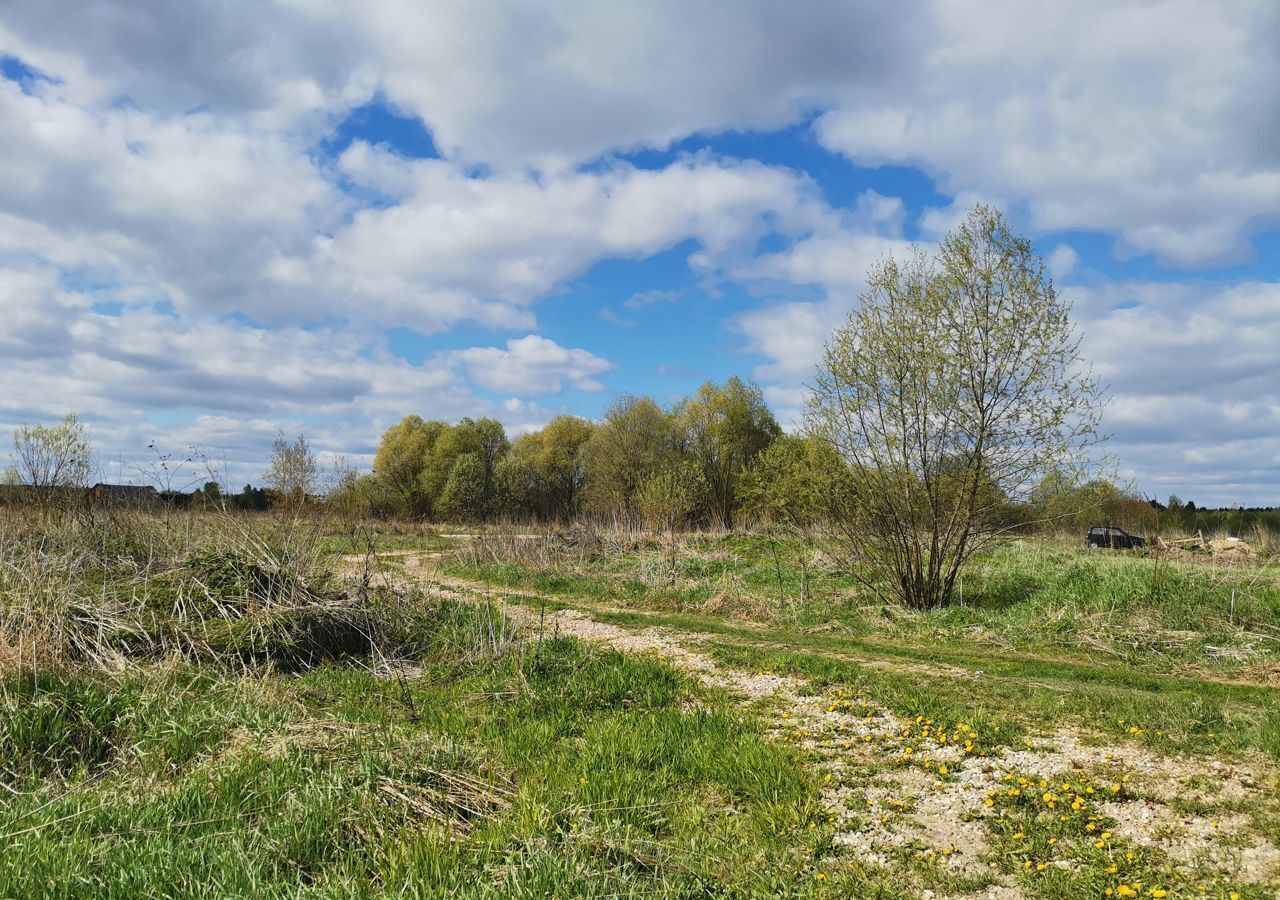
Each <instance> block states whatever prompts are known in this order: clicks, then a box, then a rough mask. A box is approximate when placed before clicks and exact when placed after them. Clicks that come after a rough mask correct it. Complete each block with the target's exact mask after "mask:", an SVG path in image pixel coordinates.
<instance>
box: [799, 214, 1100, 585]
mask: <svg viewBox="0 0 1280 900" xmlns="http://www.w3.org/2000/svg"><path fill="white" fill-rule="evenodd" d="M1081 364H1082V361H1081V358H1080V355H1079V339H1078V337H1077V336H1076V334H1075V331H1074V329H1073V327H1072V324H1071V318H1070V306H1069V304H1067V303H1065V302H1063V301H1062V300H1061V299H1060V298H1059V297H1058V295H1057V293H1056V292H1055V291H1054V289H1053V284H1052V283H1051V282H1050V281H1049V280H1048V278H1047V277H1046V276H1045V271H1044V264H1043V262H1042V261H1041V259H1040V257H1039V256H1037V255H1036V254H1035V252H1034V251H1033V250H1032V247H1031V244H1030V242H1029V241H1028V240H1026V239H1025V238H1023V237H1020V236H1018V235H1016V234H1014V233H1013V232H1012V231H1011V230H1010V228H1009V224H1008V222H1007V221H1006V220H1005V219H1004V217H1003V216H1002V215H1001V214H1000V213H999V212H997V211H996V210H994V209H990V208H988V207H984V206H976V207H974V208H973V209H972V210H971V211H970V212H969V214H968V216H967V218H966V219H965V220H964V222H963V223H962V224H961V225H960V226H959V228H958V229H957V230H956V231H954V232H952V233H951V234H949V235H947V236H946V238H944V239H943V241H942V244H941V246H940V248H939V251H938V253H937V255H936V257H930V256H927V255H925V254H924V253H923V252H921V251H917V252H916V253H915V254H914V255H913V256H912V257H911V258H910V259H908V260H906V261H905V262H903V263H899V262H897V261H895V260H893V259H887V260H885V261H884V262H882V263H880V264H879V265H877V266H876V267H875V268H873V269H872V271H871V272H870V273H869V275H868V279H867V289H866V291H865V293H864V294H863V296H862V303H861V306H860V307H859V309H857V310H856V311H854V312H853V313H851V314H850V316H849V320H848V323H847V324H846V325H845V326H844V327H842V328H840V329H839V330H837V331H836V333H835V335H834V336H833V337H832V338H831V341H830V343H829V344H828V345H827V349H826V354H825V357H824V360H823V362H822V364H821V365H820V366H819V368H818V372H817V377H816V383H815V386H814V390H813V392H812V395H811V398H810V405H809V414H808V423H809V428H810V430H811V432H812V433H813V434H814V435H815V436H817V437H820V438H821V439H823V440H825V441H827V442H828V443H830V444H831V446H832V447H833V448H835V450H836V451H837V452H838V453H839V454H840V456H841V457H842V458H843V459H844V460H845V462H846V463H847V464H848V465H849V482H850V489H849V490H848V491H847V492H844V493H843V494H842V497H841V498H840V499H841V501H842V502H840V503H839V504H838V515H836V516H835V517H834V521H833V525H834V527H835V529H836V535H837V537H839V538H841V539H842V540H843V542H844V544H845V547H846V551H847V552H848V554H849V555H850V556H851V557H854V558H855V559H856V564H855V565H854V566H852V569H853V571H854V572H855V573H856V574H857V575H858V577H860V578H862V579H863V580H864V582H865V583H866V584H867V586H868V587H869V588H871V589H872V590H875V591H877V592H881V593H885V594H889V595H894V596H896V597H898V598H899V599H901V600H902V602H904V603H906V604H908V605H909V606H912V607H916V608H932V607H937V606H941V605H944V604H946V603H947V602H949V600H950V599H951V596H952V592H953V589H954V587H955V584H956V579H957V576H958V575H959V573H960V570H961V567H962V566H963V564H964V563H965V561H966V560H967V559H969V557H970V556H971V555H972V554H973V553H974V552H975V551H976V550H978V549H979V548H980V547H981V546H982V545H983V544H984V543H985V542H986V541H987V540H989V539H990V537H991V536H992V535H993V534H994V533H996V532H997V531H998V530H999V528H1000V527H1001V524H1002V523H1001V516H1002V515H1003V514H1004V511H1005V509H1006V505H1007V501H1008V499H1009V498H1017V499H1020V498H1022V497H1024V496H1025V495H1026V494H1027V492H1029V491H1030V489H1031V488H1032V487H1034V486H1035V485H1036V484H1037V483H1038V482H1039V481H1040V480H1041V479H1042V478H1043V476H1044V475H1045V473H1046V472H1048V471H1050V470H1052V469H1055V468H1060V467H1063V466H1070V465H1071V464H1073V463H1079V462H1080V461H1082V460H1083V458H1084V456H1085V454H1086V451H1087V448H1088V446H1089V445H1090V444H1091V443H1093V442H1094V441H1095V440H1096V439H1097V432H1096V427H1097V423H1098V418H1099V415H1100V412H1101V401H1100V393H1099V389H1098V385H1097V382H1096V381H1095V380H1094V379H1093V378H1092V377H1091V376H1090V375H1089V374H1087V373H1085V372H1083V371H1082V368H1081Z"/></svg>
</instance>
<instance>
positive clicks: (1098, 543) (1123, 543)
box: [1084, 525, 1147, 550]
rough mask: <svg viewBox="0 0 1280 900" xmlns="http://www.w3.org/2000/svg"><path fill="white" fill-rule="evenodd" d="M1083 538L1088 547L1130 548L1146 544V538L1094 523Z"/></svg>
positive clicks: (1121, 529)
mask: <svg viewBox="0 0 1280 900" xmlns="http://www.w3.org/2000/svg"><path fill="white" fill-rule="evenodd" d="M1084 539H1085V542H1086V543H1087V544H1088V545H1089V546H1090V547H1107V548H1110V549H1112V550H1130V549H1132V548H1134V547H1145V546H1146V545H1147V539H1146V538H1143V537H1139V536H1138V535H1136V534H1130V533H1129V532H1127V531H1125V530H1124V529H1123V528H1116V527H1114V526H1112V525H1094V526H1093V527H1092V528H1090V529H1089V533H1088V534H1086V535H1085V536H1084Z"/></svg>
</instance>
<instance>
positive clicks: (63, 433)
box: [13, 413, 93, 493]
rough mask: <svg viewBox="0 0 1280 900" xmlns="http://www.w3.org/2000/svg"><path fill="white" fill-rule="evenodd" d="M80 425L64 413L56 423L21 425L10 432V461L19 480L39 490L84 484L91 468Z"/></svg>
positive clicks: (82, 429)
mask: <svg viewBox="0 0 1280 900" xmlns="http://www.w3.org/2000/svg"><path fill="white" fill-rule="evenodd" d="M92 459H93V450H92V449H91V448H90V446H89V441H88V440H87V439H86V438H85V436H84V425H83V424H81V422H80V420H79V419H78V418H77V417H76V414H75V413H67V415H66V416H65V417H64V418H63V420H62V421H61V422H59V423H58V424H57V425H21V426H19V427H18V429H17V430H16V431H15V432H14V433H13V465H14V469H15V470H16V471H17V475H18V479H19V481H20V482H21V483H22V484H25V485H29V486H31V487H34V488H37V489H39V490H41V491H42V492H45V493H49V492H58V491H65V490H68V489H74V488H81V487H84V486H85V485H86V484H87V483H88V481H89V473H90V472H92V471H93V462H92Z"/></svg>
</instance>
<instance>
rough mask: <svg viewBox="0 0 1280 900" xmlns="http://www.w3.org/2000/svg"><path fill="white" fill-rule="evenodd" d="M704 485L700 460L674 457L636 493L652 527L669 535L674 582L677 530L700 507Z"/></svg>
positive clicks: (643, 515) (645, 518)
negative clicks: (697, 461) (696, 461)
mask: <svg viewBox="0 0 1280 900" xmlns="http://www.w3.org/2000/svg"><path fill="white" fill-rule="evenodd" d="M705 488H706V483H705V482H704V481H703V477H702V470H701V467H700V466H698V465H697V463H695V462H694V461H693V460H690V459H680V458H678V457H672V458H670V459H669V460H668V462H667V464H666V465H664V466H662V468H660V469H658V470H657V471H656V472H654V473H653V474H652V475H650V476H649V477H648V478H646V479H645V480H644V482H643V483H642V484H641V485H640V488H639V490H637V492H636V506H637V507H638V509H639V512H640V515H641V516H642V517H643V518H644V520H645V521H646V522H647V523H648V524H649V525H650V527H652V528H654V529H655V530H657V531H659V532H665V534H666V536H667V542H668V547H669V552H670V574H671V579H672V581H674V580H675V577H676V529H677V528H679V527H680V526H681V525H682V524H684V522H685V521H687V520H688V518H689V516H691V515H692V514H693V512H694V511H695V510H696V509H697V508H698V502H699V500H700V499H701V497H702V494H703V493H704V491H705Z"/></svg>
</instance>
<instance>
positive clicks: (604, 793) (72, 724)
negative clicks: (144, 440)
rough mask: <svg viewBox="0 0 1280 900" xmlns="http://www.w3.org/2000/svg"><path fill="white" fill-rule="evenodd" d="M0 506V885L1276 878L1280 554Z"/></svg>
mask: <svg viewBox="0 0 1280 900" xmlns="http://www.w3.org/2000/svg"><path fill="white" fill-rule="evenodd" d="M962 592H963V599H962V600H961V601H959V602H957V603H955V604H953V605H952V606H950V607H948V608H945V609H941V610H935V611H929V612H908V611H906V610H904V609H902V608H900V607H896V606H894V605H891V604H886V603H884V602H883V601H881V600H878V599H877V598H876V597H875V596H874V595H872V594H871V593H869V592H868V591H867V589H866V588H865V587H863V586H860V585H859V584H858V582H857V581H856V580H855V579H853V578H851V577H850V576H849V573H848V571H847V569H846V568H845V567H844V566H843V564H842V563H841V562H840V560H839V558H838V556H837V554H836V553H835V551H834V549H833V548H830V547H826V546H824V545H823V544H822V543H821V542H820V541H818V540H816V539H815V538H814V537H813V536H811V535H806V534H801V533H798V532H795V531H788V530H781V529H776V528H758V529H754V530H748V531H738V532H733V533H715V534H686V535H677V536H675V538H674V539H672V538H670V536H666V537H664V536H655V535H643V534H630V533H625V532H612V531H600V530H595V529H590V528H586V527H575V528H567V529H519V528H497V527H487V528H483V529H476V528H463V527H461V526H458V527H429V526H418V525H410V524H395V523H376V522H375V523H369V522H346V523H343V522H339V521H337V520H333V519H315V518H310V517H308V516H299V517H293V518H291V517H288V516H284V515H280V514H270V515H260V514H259V515H248V514H235V515H232V514H213V513H194V512H173V513H170V514H164V515H161V514H150V513H120V514H116V515H106V514H99V515H96V516H85V515H79V516H67V515H55V514H45V515H35V514H33V513H31V512H30V511H21V510H16V509H11V508H9V509H4V510H0V667H2V668H0V673H2V676H0V705H2V707H3V714H2V715H0V837H2V840H0V844H2V845H3V847H4V853H3V854H0V896H3V897H137V896H158V897H225V896H242V897H250V896H253V897H273V896H274V897H299V896H317V897H382V896H423V897H434V896H476V897H482V896H495V897H508V896H513V897H534V896H538V897H544V896H556V897H560V896H585V897H615V896H671V897H701V896H724V897H762V896H789V897H810V896H812V897H822V896H832V897H835V896H858V897H886V898H888V897H904V898H905V897H919V896H923V895H925V892H931V894H930V895H931V896H936V897H943V896H951V897H986V896H993V897H995V896H999V897H1005V896H1007V897H1068V896H1069V897H1077V896H1079V897H1086V896H1097V897H1109V896H1139V895H1140V896H1144V897H1146V896H1152V897H1165V896H1170V897H1172V896H1209V897H1221V898H1232V897H1236V898H1258V897H1271V896H1274V895H1275V891H1276V888H1277V884H1278V882H1277V881H1276V879H1277V877H1278V876H1280V850H1277V847H1280V802H1278V801H1277V796H1278V795H1280V779H1278V777H1277V772H1278V771H1280V769H1278V768H1277V767H1278V766H1280V692H1278V691H1277V679H1278V672H1280V666H1277V654H1276V644H1277V640H1280V567H1277V566H1275V565H1274V564H1268V563H1267V561H1266V560H1265V559H1263V560H1259V561H1257V562H1255V563H1254V564H1251V565H1247V566H1238V565H1219V564H1217V562H1216V561H1214V560H1212V559H1206V560H1195V561H1190V562H1188V561H1174V560H1169V559H1159V558H1152V557H1149V556H1143V555H1138V554H1129V553H1112V552H1106V551H1094V552H1090V551H1087V550H1085V549H1084V548H1083V547H1082V546H1080V545H1078V544H1077V543H1076V542H1074V541H1071V540H1065V539H1064V540H1054V539H1041V538H1037V537H1023V538H1020V539H1017V540H1011V541H1009V542H1006V543H1004V544H1001V545H999V546H997V547H995V548H994V549H993V550H991V551H990V552H989V553H987V554H985V555H983V556H982V557H980V558H979V559H977V560H976V561H975V563H974V565H973V566H972V567H971V568H970V570H969V571H968V572H967V573H966V575H965V582H964V585H963V589H962Z"/></svg>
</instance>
